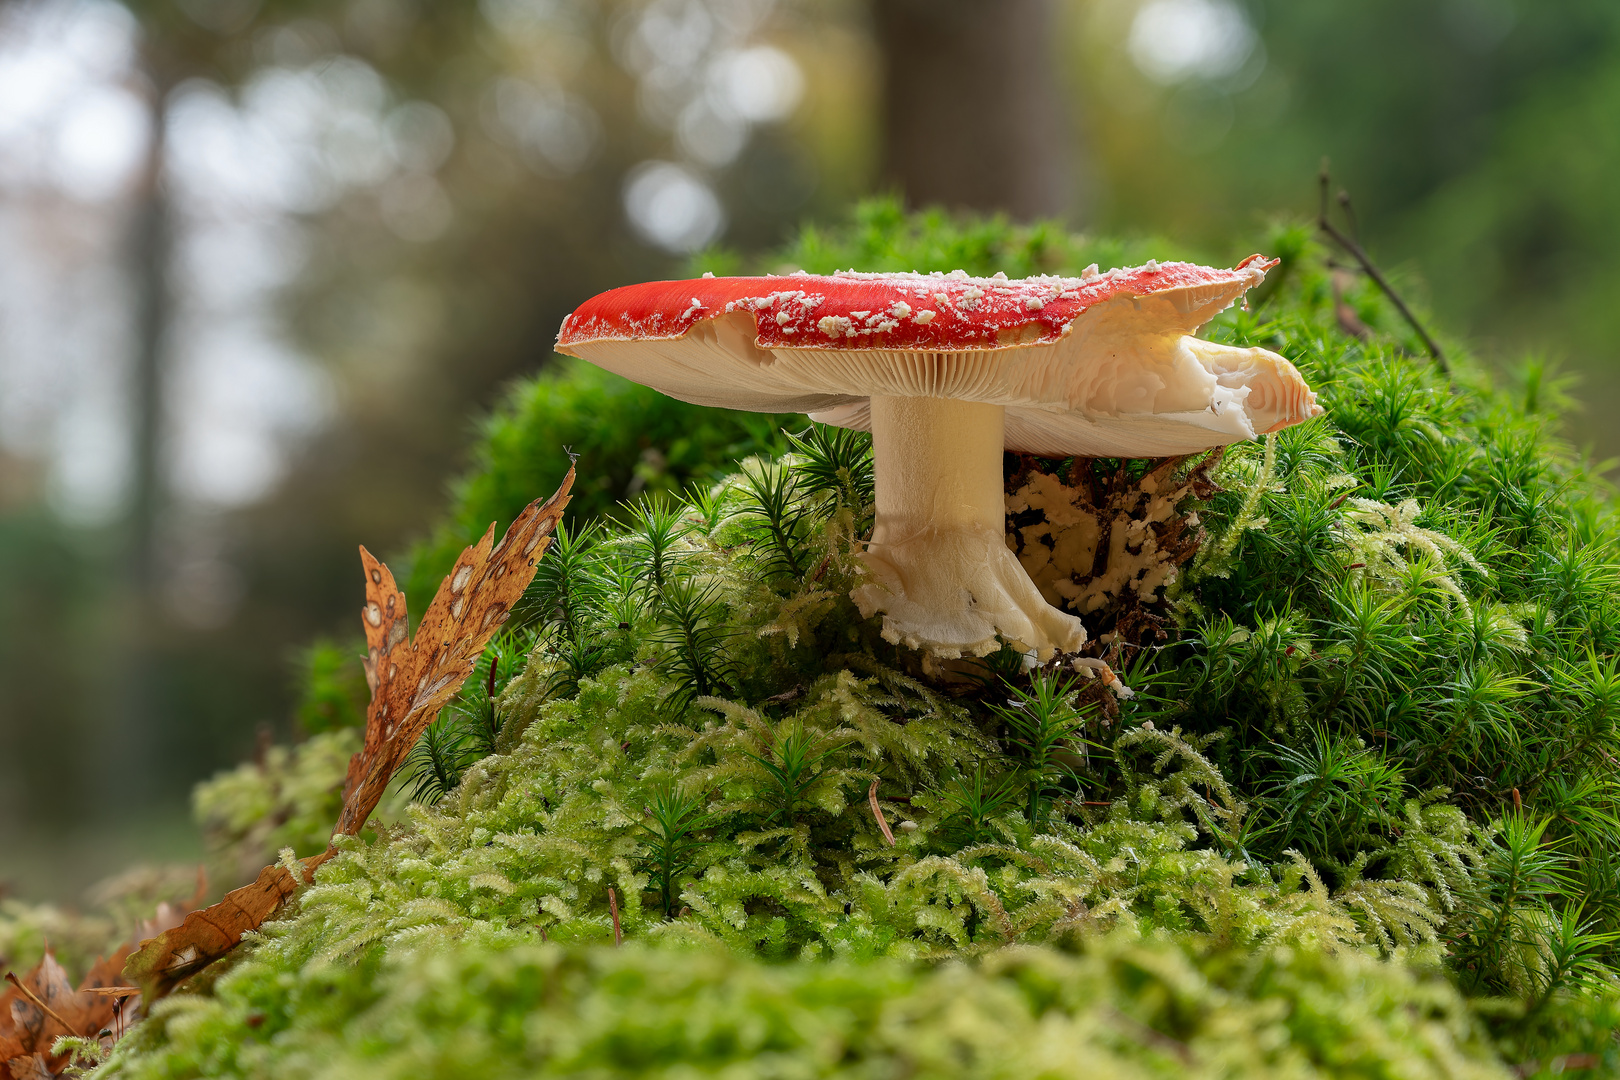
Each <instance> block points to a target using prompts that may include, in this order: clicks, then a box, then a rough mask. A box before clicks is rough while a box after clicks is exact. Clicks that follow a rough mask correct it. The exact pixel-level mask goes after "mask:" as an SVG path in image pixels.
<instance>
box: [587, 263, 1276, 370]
mask: <svg viewBox="0 0 1620 1080" xmlns="http://www.w3.org/2000/svg"><path fill="white" fill-rule="evenodd" d="M1275 265H1277V260H1275V259H1270V260H1268V259H1266V258H1264V257H1263V256H1260V255H1251V256H1249V258H1247V259H1245V260H1244V261H1243V262H1242V263H1240V264H1239V265H1238V266H1237V267H1236V268H1235V269H1232V270H1221V269H1214V268H1211V267H1207V266H1197V265H1194V264H1192V263H1181V262H1171V263H1152V262H1150V263H1148V264H1147V265H1145V266H1139V267H1130V268H1122V269H1118V270H1110V271H1108V272H1107V273H1103V274H1097V275H1096V276H1094V277H1081V278H1067V277H1032V278H1021V279H1017V280H1008V279H1006V278H1004V277H995V278H972V277H968V276H967V275H966V274H964V273H963V272H961V271H960V270H958V271H954V272H952V273H950V274H940V273H935V274H864V273H856V272H854V271H845V272H840V273H837V274H833V275H831V276H822V275H817V274H806V273H796V274H790V275H788V276H786V277H774V276H772V277H734V278H697V279H692V280H686V281H649V282H646V283H644V284H640V285H626V286H624V287H622V288H618V289H613V290H611V291H609V292H605V293H602V294H600V295H598V296H595V297H592V298H591V299H590V300H587V301H586V302H585V303H583V304H581V305H580V306H579V308H578V309H576V310H575V311H574V313H573V314H572V315H570V316H568V318H567V319H565V320H563V325H562V330H561V332H560V333H559V334H558V335H557V345H558V348H559V349H560V350H561V351H563V352H570V351H571V350H572V347H574V346H577V345H582V344H586V343H588V342H595V341H648V340H667V339H670V338H678V337H682V336H683V335H685V334H686V332H687V331H688V330H690V329H691V328H692V327H693V326H695V325H697V324H698V323H700V322H703V321H705V320H708V319H714V318H717V317H719V316H721V315H728V314H731V313H733V312H739V311H741V312H747V313H749V314H752V315H753V316H754V325H755V328H756V330H757V333H758V337H757V340H756V341H755V342H754V344H755V345H757V346H758V347H760V348H762V349H893V350H916V351H926V352H960V351H967V350H976V349H1003V348H1008V347H1018V346H1027V345H1041V344H1050V343H1051V342H1054V341H1057V340H1058V339H1059V338H1061V337H1063V336H1064V335H1065V334H1067V333H1068V331H1069V326H1070V324H1071V323H1072V322H1073V321H1074V319H1075V317H1076V316H1077V315H1079V314H1080V313H1082V312H1084V311H1085V310H1086V309H1087V308H1090V307H1093V306H1095V305H1097V304H1100V303H1102V302H1103V301H1105V300H1110V299H1113V298H1114V297H1116V296H1128V297H1145V296H1150V295H1154V294H1159V293H1174V294H1175V300H1176V301H1177V302H1176V305H1175V306H1176V308H1177V309H1178V310H1179V311H1180V312H1182V313H1184V314H1185V316H1186V319H1185V323H1186V325H1185V326H1179V327H1174V329H1177V330H1180V331H1182V332H1187V333H1190V332H1191V331H1193V330H1195V329H1197V328H1198V327H1199V326H1202V325H1203V324H1204V323H1206V322H1208V321H1209V319H1210V318H1212V317H1213V316H1214V315H1215V314H1217V313H1218V312H1220V311H1221V310H1222V309H1223V308H1225V307H1227V306H1228V305H1230V304H1231V303H1232V301H1233V300H1235V299H1236V298H1237V297H1238V296H1241V295H1242V294H1243V293H1244V292H1245V291H1247V290H1248V289H1251V288H1253V287H1254V286H1255V285H1257V284H1259V282H1260V280H1261V278H1263V277H1264V276H1265V272H1266V271H1267V270H1268V269H1270V268H1271V267H1273V266H1275ZM928 312H931V313H932V314H931V315H929V314H925V313H928ZM1160 328H1161V329H1165V330H1169V329H1172V328H1171V327H1168V326H1162V327H1160Z"/></svg>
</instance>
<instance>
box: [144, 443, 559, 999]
mask: <svg viewBox="0 0 1620 1080" xmlns="http://www.w3.org/2000/svg"><path fill="white" fill-rule="evenodd" d="M573 484H574V470H573V468H572V467H570V468H569V470H568V475H567V476H565V477H563V482H562V486H561V487H559V488H558V489H557V492H556V494H554V495H552V496H551V497H550V498H549V499H546V500H544V501H542V500H540V499H536V500H535V501H534V502H532V503H530V504H529V505H528V506H527V507H526V508H525V509H524V511H523V512H522V513H521V514H519V515H518V516H517V519H516V520H515V521H513V522H512V525H511V527H510V528H509V529H507V530H506V535H505V536H503V537H501V542H500V543H499V544H496V543H494V540H495V526H494V525H493V524H491V525H490V527H489V530H488V531H487V532H485V533H484V537H483V539H482V540H480V541H479V542H478V543H476V544H474V545H473V546H472V547H469V548H467V549H466V550H465V551H463V552H462V553H461V557H460V558H458V559H457V560H456V565H455V568H454V569H452V570H451V571H450V573H449V574H448V575H447V576H446V577H445V579H444V581H443V582H442V583H441V584H440V585H439V591H438V593H437V594H436V595H435V596H434V597H433V602H432V603H431V604H429V605H428V609H427V613H426V614H425V615H423V616H422V621H421V624H420V625H418V626H417V628H416V637H415V639H414V640H413V639H412V638H411V635H410V631H409V626H410V624H409V622H408V621H407V619H406V614H405V594H404V593H402V592H400V590H399V588H398V586H396V585H395V584H394V575H393V574H391V573H389V570H388V567H386V566H384V565H383V564H382V563H381V562H379V561H378V560H377V559H376V558H375V557H373V556H372V554H371V552H369V551H367V550H366V549H365V548H363V547H362V548H361V549H360V559H361V562H362V563H363V564H364V566H365V570H366V606H365V607H364V608H362V609H361V623H362V625H363V626H364V627H365V631H366V664H365V666H366V682H367V683H368V684H370V686H371V707H370V708H369V709H368V710H367V712H366V741H365V745H364V746H363V747H362V748H361V750H360V752H359V753H357V754H355V755H354V757H352V758H351V759H349V775H348V779H347V780H346V781H345V783H344V786H343V812H342V814H341V816H340V817H339V818H338V823H337V827H336V828H335V829H333V830H332V835H333V836H334V837H336V836H343V835H348V836H353V835H356V834H358V833H359V832H360V830H361V829H362V828H364V827H365V824H366V819H367V818H369V817H370V816H371V812H372V811H373V810H375V809H376V808H377V802H378V800H380V799H381V798H382V795H383V791H384V790H385V789H386V788H387V787H388V782H389V781H390V780H391V779H393V776H394V773H395V771H397V770H398V768H399V766H400V764H401V763H402V762H403V761H404V760H405V756H406V755H407V754H409V753H410V750H411V747H412V746H413V745H414V744H415V743H416V740H417V737H418V736H420V735H421V734H422V731H423V729H425V728H426V727H427V726H428V725H429V724H430V723H432V722H433V718H434V717H435V716H437V715H438V713H439V710H440V709H441V708H443V707H444V705H445V704H446V703H448V702H449V700H450V699H451V698H452V697H454V696H455V694H456V691H458V690H459V689H461V684H462V683H463V682H464V681H466V678H467V676H468V675H470V674H472V670H473V666H474V665H475V664H477V662H478V657H479V654H481V653H482V652H483V651H484V646H485V645H487V644H489V640H490V638H492V637H494V636H495V634H496V633H497V632H498V631H499V630H500V628H501V626H502V625H503V624H504V623H505V622H506V619H507V616H508V615H509V614H510V613H511V610H512V605H513V604H515V603H516V602H517V600H518V598H519V597H521V596H522V595H523V590H525V589H526V588H528V586H529V582H530V581H531V580H533V578H534V571H535V567H536V565H537V564H538V563H539V561H540V556H541V555H542V554H543V553H544V552H545V550H546V546H547V545H548V544H549V543H550V540H551V534H552V533H553V532H554V531H555V530H556V528H557V522H558V521H559V520H561V518H562V513H563V510H564V509H565V508H566V507H567V506H568V500H569V495H568V492H569V489H570V488H572V487H573ZM334 854H336V852H335V850H334V849H333V848H331V847H328V848H327V849H326V850H325V851H323V852H321V853H320V854H319V855H312V856H310V857H309V858H307V859H304V860H303V861H302V866H301V868H300V873H299V876H301V877H302V878H303V882H302V883H303V884H307V883H309V882H311V881H313V880H314V873H315V868H316V867H318V866H320V865H321V864H322V863H323V862H325V861H326V860H327V859H329V858H331V857H332V856H333V855H334ZM299 884H300V882H298V881H295V880H294V875H293V874H292V873H290V872H289V871H288V870H287V869H286V868H285V867H282V866H267V867H265V868H264V869H263V870H262V871H260V872H259V877H258V880H257V881H255V882H254V883H253V884H251V885H245V886H243V887H242V888H240V889H235V890H232V891H231V892H229V893H227V894H225V898H224V899H223V900H221V901H220V902H219V903H217V904H215V905H213V906H212V907H210V908H207V909H205V910H202V911H193V912H192V913H191V914H189V915H187V916H186V918H185V921H184V922H182V923H181V924H180V925H179V926H177V927H175V928H173V929H170V930H166V931H164V932H163V933H161V934H159V935H157V936H156V937H153V938H150V939H148V940H146V941H143V942H142V943H141V947H140V949H139V951H137V952H136V953H135V954H134V955H133V956H131V957H130V958H129V962H128V963H127V964H126V965H125V967H124V974H125V976H126V977H128V978H129V979H130V981H131V982H134V983H137V984H139V985H140V986H141V988H142V990H143V992H144V994H145V1000H147V1001H155V1000H156V999H158V998H160V997H162V996H163V995H164V994H166V993H168V992H169V991H170V990H171V989H172V988H173V987H174V986H175V985H176V984H177V983H179V982H180V981H181V980H183V979H186V978H188V977H190V976H191V975H194V974H196V973H197V972H198V971H201V970H202V969H203V968H205V967H207V966H208V965H209V964H211V963H212V962H213V961H215V960H217V959H219V958H220V957H221V956H224V955H225V954H226V953H227V952H229V951H230V950H231V949H233V948H235V947H236V945H237V943H238V942H240V941H241V940H242V935H244V934H246V933H248V932H249V931H251V930H256V929H258V928H259V927H260V926H261V925H263V923H264V922H265V920H267V919H269V918H270V916H271V915H273V914H274V913H275V911H276V909H277V908H279V907H280V906H281V905H282V904H283V903H285V902H286V900H287V898H288V897H289V896H291V895H292V894H293V893H294V892H296V891H297V889H298V886H299Z"/></svg>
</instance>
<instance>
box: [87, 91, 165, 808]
mask: <svg viewBox="0 0 1620 1080" xmlns="http://www.w3.org/2000/svg"><path fill="white" fill-rule="evenodd" d="M153 81H154V82H155V83H157V85H155V86H153V87H152V88H151V89H150V90H149V93H150V95H151V96H150V108H149V111H148V114H147V115H148V120H149V123H150V128H149V131H148V137H149V139H150V142H149V143H148V144H147V149H146V161H145V162H144V163H143V168H142V170H141V177H140V183H139V186H138V187H137V189H136V192H135V197H134V200H133V203H132V206H131V208H130V233H129V249H128V256H127V257H128V260H129V261H128V266H129V274H130V280H131V281H132V283H133V285H134V288H133V290H132V292H133V297H132V299H133V306H134V314H135V319H134V323H135V355H134V357H133V358H132V359H133V365H132V370H131V372H130V404H131V410H130V411H131V414H132V415H131V417H130V419H131V424H130V436H131V437H130V459H131V461H130V464H131V469H130V472H131V476H130V504H129V515H128V517H127V518H126V519H125V525H124V528H125V532H124V537H125V540H124V544H125V547H124V553H123V559H124V565H123V576H124V595H125V598H126V599H125V603H124V604H123V605H122V611H121V613H120V614H121V616H122V620H121V626H120V631H121V634H122V636H123V641H122V642H121V645H122V653H123V656H122V658H121V659H122V673H121V676H120V678H119V683H120V684H121V685H119V686H118V687H117V688H116V701H117V706H116V707H115V708H114V709H112V710H111V711H110V715H109V719H110V720H111V721H112V728H111V730H110V731H108V732H107V734H106V738H105V741H104V743H103V746H102V749H101V754H100V757H101V759H102V768H103V769H104V770H106V772H107V774H108V775H107V776H106V778H105V781H104V782H103V783H102V784H101V785H98V794H99V795H100V798H101V800H102V808H103V809H104V810H109V809H115V808H116V807H117V806H118V805H119V804H120V803H122V804H124V805H130V804H134V805H138V806H139V807H140V808H141V809H142V810H145V809H147V808H148V806H149V805H150V803H151V794H152V793H151V790H150V789H151V768H150V765H151V762H152V760H153V759H154V757H155V755H156V754H157V752H158V751H157V749H156V746H155V743H156V739H155V733H156V732H159V731H161V730H162V717H163V714H164V712H165V711H166V710H165V702H164V701H163V694H162V679H161V678H160V675H159V672H158V664H159V662H160V657H161V654H162V649H161V646H160V644H159V642H160V639H161V627H162V625H163V609H162V604H161V600H160V596H159V592H160V589H161V585H162V567H161V562H160V552H161V539H162V536H161V530H162V528H163V522H164V511H165V510H166V508H167V507H166V504H167V502H168V499H167V486H168V485H167V484H166V482H165V476H164V460H163V451H164V446H165V442H166V440H165V435H166V427H167V419H168V418H167V416H166V415H165V414H166V402H165V397H166V386H167V381H168V380H167V379H166V378H165V368H166V367H167V357H166V355H165V354H166V352H167V349H168V336H169V329H170V323H171V321H172V317H173V310H174V304H173V298H172V295H171V293H170V288H169V285H170V283H169V266H170V253H171V251H172V242H171V241H172V229H173V222H172V220H171V217H172V215H171V210H170V205H169V193H168V190H167V179H166V177H165V175H164V174H165V167H164V162H165V155H166V146H167V122H166V121H167V103H168V92H167V90H168V87H167V84H165V83H163V82H162V81H161V80H159V79H157V78H156V77H154V78H153Z"/></svg>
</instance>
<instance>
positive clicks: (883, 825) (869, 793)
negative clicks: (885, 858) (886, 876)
mask: <svg viewBox="0 0 1620 1080" xmlns="http://www.w3.org/2000/svg"><path fill="white" fill-rule="evenodd" d="M880 783H882V781H881V780H873V781H872V786H871V787H869V788H867V789H866V801H867V802H869V803H871V804H872V816H873V817H875V818H877V823H878V828H880V829H882V830H883V839H885V840H887V841H888V842H889V846H890V847H894V833H892V832H890V831H889V823H888V821H887V820H886V819H885V818H884V817H883V807H881V806H879V805H878V801H877V789H878V785H879V784H880Z"/></svg>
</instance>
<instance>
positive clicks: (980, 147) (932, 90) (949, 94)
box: [873, 0, 1075, 220]
mask: <svg viewBox="0 0 1620 1080" xmlns="http://www.w3.org/2000/svg"><path fill="white" fill-rule="evenodd" d="M1053 7H1054V5H1053V2H1052V0H873V17H874V21H875V23H876V27H877V36H878V43H879V45H880V46H881V48H882V50H883V55H884V61H885V64H886V68H887V70H886V71H885V73H884V95H885V100H884V123H885V127H886V132H885V142H884V145H885V154H886V160H885V162H884V170H885V173H886V178H887V179H888V180H889V181H890V182H891V183H898V185H899V187H900V190H901V191H902V192H903V193H904V195H905V198H906V201H907V203H908V204H910V205H912V206H927V205H932V204H939V205H943V206H946V207H951V208H961V209H970V210H982V211H995V210H1003V211H1006V212H1007V213H1009V214H1010V215H1012V216H1013V217H1014V218H1019V219H1026V220H1027V219H1030V218H1036V217H1052V216H1059V217H1061V216H1064V215H1066V214H1068V213H1069V212H1070V211H1071V210H1072V209H1073V203H1074V201H1075V199H1074V196H1075V192H1074V183H1073V170H1072V168H1071V161H1070V153H1071V147H1072V145H1073V141H1074V132H1073V130H1072V128H1071V127H1070V124H1069V118H1068V114H1067V110H1066V109H1065V108H1064V107H1063V102H1064V96H1065V88H1064V87H1063V85H1062V81H1061V80H1060V79H1059V78H1058V77H1057V72H1056V70H1055V66H1056V57H1057V53H1058V48H1057V42H1056V41H1055V26H1056V18H1055V12H1054V10H1053Z"/></svg>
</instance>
